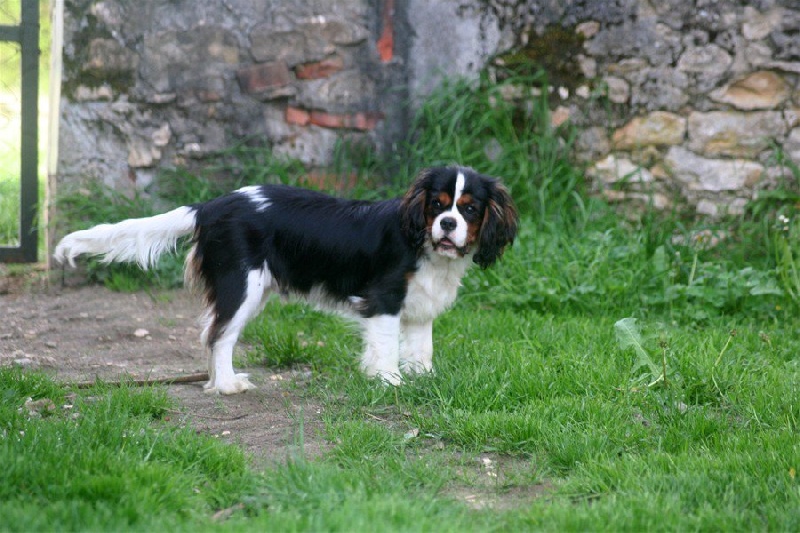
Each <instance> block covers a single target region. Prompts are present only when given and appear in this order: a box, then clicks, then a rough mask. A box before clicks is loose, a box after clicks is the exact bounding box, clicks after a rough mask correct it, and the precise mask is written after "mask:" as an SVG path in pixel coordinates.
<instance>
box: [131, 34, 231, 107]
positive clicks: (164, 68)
mask: <svg viewBox="0 0 800 533" xmlns="http://www.w3.org/2000/svg"><path fill="white" fill-rule="evenodd" d="M238 63H239V44H238V40H237V39H236V36H235V35H234V34H233V33H232V32H231V31H230V30H227V29H224V28H221V27H217V26H199V27H197V28H193V29H191V30H186V31H175V30H170V31H164V32H157V33H152V34H146V35H145V37H144V46H143V51H142V68H140V69H139V70H140V74H141V77H142V79H143V81H144V82H145V83H146V84H147V86H148V87H150V88H151V91H152V92H153V93H156V94H164V93H172V92H181V91H185V90H198V89H199V90H210V91H220V90H224V88H223V85H224V84H223V83H222V80H223V77H224V75H225V74H226V73H227V72H229V71H230V70H231V69H232V68H233V67H234V66H235V65H237V64H238Z"/></svg>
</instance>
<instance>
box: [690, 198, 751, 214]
mask: <svg viewBox="0 0 800 533" xmlns="http://www.w3.org/2000/svg"><path fill="white" fill-rule="evenodd" d="M746 206H747V200H746V199H745V198H734V199H733V200H731V201H727V200H726V199H723V198H720V199H717V200H716V201H712V200H709V199H706V198H701V199H700V200H699V201H698V202H697V206H696V207H695V210H696V211H697V214H698V215H704V216H710V217H719V216H722V215H734V216H735V215H741V214H743V213H744V209H745V207H746Z"/></svg>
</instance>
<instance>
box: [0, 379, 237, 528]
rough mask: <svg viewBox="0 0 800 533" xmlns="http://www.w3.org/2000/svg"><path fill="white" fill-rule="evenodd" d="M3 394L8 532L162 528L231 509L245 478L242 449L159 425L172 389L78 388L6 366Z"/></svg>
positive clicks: (0, 493)
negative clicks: (233, 491)
mask: <svg viewBox="0 0 800 533" xmlns="http://www.w3.org/2000/svg"><path fill="white" fill-rule="evenodd" d="M0 398H2V402H0V462H2V464H3V469H2V471H0V502H2V503H0V513H1V514H2V516H3V524H2V526H0V528H2V529H3V530H11V531H30V530H41V529H51V528H52V527H53V525H54V524H58V527H59V528H63V529H68V530H86V529H97V530H108V529H120V528H134V529H149V528H151V527H155V526H156V525H159V527H164V526H165V525H169V524H174V523H176V522H180V521H186V520H188V519H196V518H197V517H201V516H206V515H208V514H209V513H210V512H211V510H212V509H214V508H215V507H217V506H220V505H226V504H230V502H229V501H228V500H227V499H226V498H227V496H225V493H224V491H225V489H226V488H228V489H229V488H232V487H234V486H235V485H236V484H237V483H238V482H241V481H242V480H243V478H244V477H245V476H246V475H247V474H246V470H245V462H244V455H243V454H242V452H241V451H239V450H238V449H236V448H232V447H228V446H224V445H223V444H221V443H219V442H217V441H215V440H214V439H212V438H210V437H199V436H197V435H196V434H195V433H194V431H192V430H191V429H189V428H183V429H180V428H178V427H176V426H173V425H168V424H164V423H159V422H158V421H159V420H161V418H162V417H163V415H164V414H165V413H166V412H167V410H168V409H169V408H171V406H172V404H171V401H170V400H169V399H168V397H167V394H166V390H165V389H134V388H130V387H128V386H126V385H124V384H123V386H122V387H113V388H111V387H104V386H102V385H100V386H98V387H95V388H93V389H89V390H85V391H80V392H74V391H69V390H67V389H64V388H63V387H61V386H59V385H56V384H55V383H54V382H53V381H52V380H50V379H49V378H46V377H44V376H43V375H40V374H35V373H29V372H23V371H21V370H19V369H10V368H0ZM31 401H34V402H36V401H38V402H39V403H38V404H36V403H33V404H31ZM36 405H38V406H39V407H34V406H36ZM209 483H211V484H214V485H215V486H214V487H211V486H209V485H208V484H209Z"/></svg>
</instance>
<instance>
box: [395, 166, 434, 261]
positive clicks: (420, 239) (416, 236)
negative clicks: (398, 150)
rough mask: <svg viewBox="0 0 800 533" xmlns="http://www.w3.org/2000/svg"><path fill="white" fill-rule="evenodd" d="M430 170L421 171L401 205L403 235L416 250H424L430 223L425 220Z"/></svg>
mask: <svg viewBox="0 0 800 533" xmlns="http://www.w3.org/2000/svg"><path fill="white" fill-rule="evenodd" d="M430 176H431V173H430V169H425V170H423V171H421V172H420V173H419V174H418V175H417V177H416V179H414V183H413V184H412V185H411V187H410V188H409V189H408V192H406V194H405V196H404V197H403V200H402V201H401V203H400V226H401V228H402V230H403V234H404V235H405V236H406V238H407V239H408V240H409V242H410V243H411V244H412V246H413V247H414V248H416V249H420V248H422V245H423V243H424V242H425V234H426V232H427V230H428V228H427V225H428V222H427V220H425V201H426V199H427V197H428V189H429V188H430V181H431V177H430Z"/></svg>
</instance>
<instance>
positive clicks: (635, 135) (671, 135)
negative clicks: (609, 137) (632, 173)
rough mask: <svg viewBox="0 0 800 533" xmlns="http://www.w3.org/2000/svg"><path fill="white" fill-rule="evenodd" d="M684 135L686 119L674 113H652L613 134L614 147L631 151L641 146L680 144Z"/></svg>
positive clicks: (629, 123) (638, 118) (632, 121)
mask: <svg viewBox="0 0 800 533" xmlns="http://www.w3.org/2000/svg"><path fill="white" fill-rule="evenodd" d="M685 135H686V119H685V118H683V117H681V116H680V115H676V114H674V113H667V112H665V111H654V112H653V113H650V114H649V115H647V116H645V117H637V118H635V119H633V120H631V121H630V122H628V123H627V124H626V125H625V126H623V127H622V128H620V129H618V130H617V131H616V132H614V137H613V141H614V147H615V148H617V149H619V150H631V149H635V148H640V147H643V146H665V145H672V144H681V143H682V142H683V139H684V137H685Z"/></svg>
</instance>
